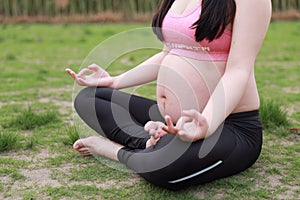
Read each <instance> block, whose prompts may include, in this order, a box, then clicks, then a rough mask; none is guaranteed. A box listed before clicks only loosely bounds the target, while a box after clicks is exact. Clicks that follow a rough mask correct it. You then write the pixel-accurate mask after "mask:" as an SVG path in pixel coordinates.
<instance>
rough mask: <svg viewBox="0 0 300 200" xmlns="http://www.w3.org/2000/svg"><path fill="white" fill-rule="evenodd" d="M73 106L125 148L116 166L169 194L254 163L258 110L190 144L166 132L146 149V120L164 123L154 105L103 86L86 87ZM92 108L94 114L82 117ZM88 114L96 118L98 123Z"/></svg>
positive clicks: (258, 134) (259, 130) (235, 117)
mask: <svg viewBox="0 0 300 200" xmlns="http://www.w3.org/2000/svg"><path fill="white" fill-rule="evenodd" d="M87 99H89V100H87ZM75 108H76V110H77V112H78V113H79V115H80V116H81V117H82V119H83V120H84V121H85V122H86V123H87V124H88V125H90V126H91V127H92V128H93V129H95V130H96V131H97V130H99V125H100V127H101V130H102V131H103V132H104V133H105V135H106V137H108V138H109V139H111V140H113V141H115V142H118V143H120V144H122V145H124V146H125V147H124V148H122V149H121V150H120V151H119V152H118V159H119V161H120V162H122V163H124V164H125V165H126V166H127V167H128V168H130V169H132V170H133V171H135V172H136V173H138V174H139V175H140V176H142V177H143V178H144V179H146V180H147V181H149V182H151V183H153V184H155V185H157V186H161V187H165V188H168V189H171V190H178V189H182V188H184V187H186V186H189V185H194V184H203V183H207V182H210V181H213V180H216V179H220V178H223V177H228V176H231V175H233V174H236V173H239V172H241V171H243V170H245V169H247V168H249V167H250V166H251V165H253V163H254V162H255V161H256V160H257V158H258V156H259V154H260V151H261V146H262V126H261V121H260V118H259V112H258V111H257V110H255V111H249V112H243V113H236V114H231V115H230V116H228V117H227V118H226V120H225V121H224V123H222V124H221V125H220V127H219V128H218V129H217V130H216V132H215V133H214V134H212V136H210V137H208V138H206V139H204V140H199V141H196V142H193V143H189V142H184V141H182V140H180V139H179V138H178V137H176V136H173V135H171V134H167V135H165V136H163V137H162V138H161V139H160V140H159V141H158V143H157V144H156V145H155V146H152V147H149V148H145V144H146V141H147V140H148V139H149V135H148V133H147V132H145V131H144V127H143V126H144V125H145V123H147V122H148V121H150V120H153V121H163V118H162V116H161V115H160V113H159V111H158V108H157V105H156V102H155V101H153V100H149V99H146V98H143V97H138V96H134V95H129V94H126V93H123V92H120V91H118V90H113V89H108V88H86V89H84V90H82V91H81V92H80V93H79V95H78V96H77V98H76V101H75ZM93 109H94V112H95V114H91V113H86V112H91V110H93ZM92 112H93V111H92ZM90 114H91V115H90ZM86 116H88V117H86ZM91 116H97V117H96V118H97V119H96V121H97V122H95V119H91ZM98 132H99V133H100V134H102V135H103V132H101V131H98Z"/></svg>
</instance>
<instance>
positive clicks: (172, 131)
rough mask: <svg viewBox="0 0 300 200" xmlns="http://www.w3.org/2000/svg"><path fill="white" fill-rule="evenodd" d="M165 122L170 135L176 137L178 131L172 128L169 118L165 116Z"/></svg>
mask: <svg viewBox="0 0 300 200" xmlns="http://www.w3.org/2000/svg"><path fill="white" fill-rule="evenodd" d="M165 121H166V124H167V127H168V132H169V133H171V134H175V135H176V134H177V132H178V129H177V128H175V127H174V125H173V122H172V119H171V117H170V116H168V115H166V116H165ZM163 130H164V127H163Z"/></svg>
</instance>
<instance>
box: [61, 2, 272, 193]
mask: <svg viewBox="0 0 300 200" xmlns="http://www.w3.org/2000/svg"><path fill="white" fill-rule="evenodd" d="M254 10H255V14H254V13H253V11H254ZM270 17H271V1H270V0H251V1H245V0H223V1H219V0H164V1H162V3H161V5H160V7H159V9H158V11H157V13H156V14H155V16H154V18H153V22H152V27H153V31H154V33H155V34H156V35H157V37H158V38H159V39H160V40H161V41H162V42H163V43H164V48H163V50H162V51H161V52H160V53H158V54H156V55H154V56H152V57H151V58H149V59H148V60H146V61H144V62H143V63H141V64H140V65H138V66H137V67H135V68H133V69H131V70H129V71H127V72H125V73H123V74H121V75H119V76H115V77H112V76H110V75H109V73H108V72H107V71H105V70H104V69H102V68H101V67H99V66H97V65H95V64H94V65H91V66H89V67H88V68H85V69H82V70H81V71H80V72H79V73H78V74H76V73H75V72H73V71H72V70H70V69H67V70H66V71H67V72H68V73H69V74H70V75H71V76H72V77H73V78H74V80H75V81H76V82H77V83H78V84H79V85H83V86H88V87H86V88H85V89H83V90H82V91H80V92H79V94H78V95H77V97H76V99H75V109H76V111H77V113H78V114H79V116H80V117H81V118H82V119H83V120H84V121H85V122H86V123H87V124H88V125H89V126H90V127H91V128H93V129H94V130H95V131H97V132H98V133H99V134H100V135H101V136H100V135H99V136H91V137H88V138H83V139H79V140H78V141H76V142H75V143H74V145H73V147H74V149H75V150H76V151H78V152H79V153H80V154H82V155H91V154H92V155H101V156H105V157H108V158H111V159H114V160H117V161H120V162H121V163H124V164H125V165H126V166H127V167H128V168H130V169H132V170H133V171H135V172H136V173H138V174H139V175H140V176H142V177H143V178H144V179H146V180H147V181H149V182H150V183H153V184H155V185H157V186H161V187H165V188H168V189H172V190H178V189H182V188H184V187H186V186H188V185H195V184H203V183H207V182H210V181H213V180H216V179H220V178H224V177H228V176H231V175H234V174H237V173H239V172H241V171H244V170H245V169H247V168H249V167H250V166H251V165H253V163H254V162H255V161H256V160H257V158H258V157H259V154H260V151H261V146H262V127H261V122H260V118H259V111H258V110H259V95H258V91H257V86H256V82H255V76H254V63H255V59H256V56H257V54H258V52H259V49H260V47H261V45H262V43H263V40H264V37H265V34H266V32H267V29H268V25H269V22H270ZM120 42H121V41H120ZM87 74H89V75H87ZM154 80H157V93H156V97H157V101H154V100H151V99H147V98H143V97H140V96H135V95H130V94H127V93H124V92H122V91H119V89H122V88H127V87H131V86H137V85H141V84H144V83H148V82H151V81H154ZM103 136H104V137H106V138H104V137H103Z"/></svg>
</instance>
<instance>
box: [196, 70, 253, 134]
mask: <svg viewBox="0 0 300 200" xmlns="http://www.w3.org/2000/svg"><path fill="white" fill-rule="evenodd" d="M249 77H250V72H249V71H247V70H243V69H237V70H231V71H230V72H228V73H225V74H224V75H223V77H222V78H221V79H220V81H219V83H218V84H217V86H216V88H215V90H214V92H213V93H212V95H211V97H210V99H209V101H208V103H207V105H206V107H205V108H204V110H203V112H202V115H203V116H204V117H205V118H206V120H207V122H208V125H209V129H208V132H207V134H206V136H205V137H209V136H210V135H211V134H213V133H214V132H215V131H216V129H217V128H218V127H219V126H220V124H221V123H222V122H223V121H224V120H225V118H226V117H227V116H228V115H229V114H231V113H232V111H233V110H234V109H235V108H236V106H237V105H238V103H239V101H240V99H241V98H242V96H243V94H244V92H245V90H246V87H247V83H248V80H249Z"/></svg>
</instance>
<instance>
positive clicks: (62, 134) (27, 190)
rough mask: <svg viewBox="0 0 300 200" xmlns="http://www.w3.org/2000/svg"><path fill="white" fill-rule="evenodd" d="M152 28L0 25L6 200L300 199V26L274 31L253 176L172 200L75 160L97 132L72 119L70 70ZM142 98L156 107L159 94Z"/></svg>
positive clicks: (0, 165)
mask: <svg viewBox="0 0 300 200" xmlns="http://www.w3.org/2000/svg"><path fill="white" fill-rule="evenodd" d="M145 26H146V27H148V24H129V25H125V24H60V25H49V24H15V25H0V52H1V53H0V69H1V72H0V80H2V81H1V86H0V199H191V200H193V199H299V197H300V185H299V172H298V171H299V170H298V169H299V166H300V159H299V158H300V155H299V153H300V144H299V143H300V142H299V141H300V135H299V131H297V129H294V131H291V130H290V128H299V127H300V112H299V111H300V95H299V92H300V91H299V86H300V72H299V62H300V61H299V60H300V59H299V49H300V40H299V32H300V22H296V21H295V22H280V23H279V22H277V23H272V24H271V25H270V31H269V32H268V35H267V38H266V40H265V42H264V44H263V47H262V50H261V52H260V53H259V56H258V59H257V61H256V68H255V71H256V80H257V84H258V88H259V92H260V96H261V105H262V106H261V110H260V112H261V115H262V121H263V124H264V146H263V149H262V154H261V156H260V158H259V159H258V161H257V162H256V163H255V164H254V166H253V167H251V168H250V169H249V170H246V171H245V172H242V173H240V174H238V175H236V176H233V177H230V178H226V179H222V180H218V181H215V182H212V183H209V184H206V185H201V186H194V187H191V188H188V189H185V190H183V191H179V192H172V191H168V190H164V189H160V188H157V187H155V186H153V185H151V184H149V183H147V182H146V181H144V180H143V179H141V178H139V177H138V176H137V175H135V174H133V173H132V172H131V171H128V170H126V169H125V168H124V167H123V166H122V165H119V164H117V163H115V162H112V161H109V160H107V159H100V158H95V157H81V156H79V155H77V153H76V152H74V151H73V150H72V146H71V145H72V144H73V143H74V141H76V140H77V139H78V138H79V137H80V136H83V135H90V134H93V131H92V130H90V129H89V128H88V127H87V126H86V125H84V124H83V123H82V122H81V121H80V120H79V119H78V118H76V117H75V118H73V110H72V97H73V96H72V92H73V80H72V79H71V78H70V77H69V76H68V75H67V74H66V73H65V72H64V69H65V68H66V67H71V68H72V69H73V70H75V71H77V70H78V69H79V67H80V65H81V64H82V63H83V61H84V59H85V57H86V56H87V55H88V53H89V52H91V51H92V50H93V49H94V47H95V46H96V45H98V44H99V43H100V42H101V41H104V40H105V39H107V38H109V37H110V36H112V35H114V34H117V33H119V32H122V31H125V30H131V29H134V28H140V27H145ZM136 41H138V40H136ZM153 53H155V50H151V49H145V50H139V51H134V52H128V53H126V54H124V55H122V56H121V57H119V58H117V59H116V60H115V61H114V62H113V63H111V64H110V65H109V66H108V70H109V72H110V73H111V74H113V75H116V74H119V73H121V72H123V71H125V70H128V69H130V68H132V67H133V66H135V65H137V64H138V63H140V62H141V61H142V60H144V59H146V58H147V57H149V55H150V54H153ZM99 64H100V65H101V61H99ZM74 89H79V88H78V87H75V88H74ZM135 92H136V93H138V94H141V95H144V96H147V97H150V98H154V97H155V95H154V94H155V84H154V83H151V84H148V85H146V86H144V87H139V88H137V89H136V90H135ZM79 133H80V135H79ZM81 134H82V135H81Z"/></svg>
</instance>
